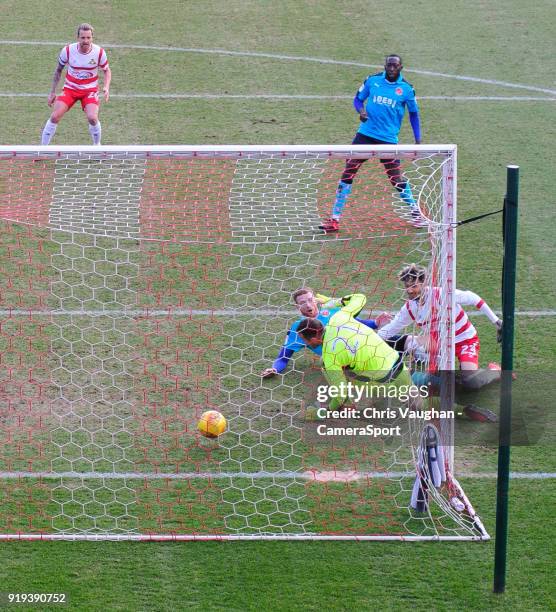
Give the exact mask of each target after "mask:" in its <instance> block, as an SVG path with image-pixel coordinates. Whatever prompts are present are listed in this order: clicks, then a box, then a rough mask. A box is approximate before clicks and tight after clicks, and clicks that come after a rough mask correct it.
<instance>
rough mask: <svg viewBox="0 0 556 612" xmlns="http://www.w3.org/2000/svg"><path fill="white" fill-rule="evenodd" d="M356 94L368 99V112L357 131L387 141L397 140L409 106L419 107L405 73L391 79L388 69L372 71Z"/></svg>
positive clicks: (360, 97)
mask: <svg viewBox="0 0 556 612" xmlns="http://www.w3.org/2000/svg"><path fill="white" fill-rule="evenodd" d="M356 95H357V97H358V98H359V100H361V102H365V100H366V101H367V102H366V105H365V110H366V111H367V115H368V116H369V118H368V119H367V121H364V122H362V123H361V125H360V126H359V129H358V130H357V131H358V132H359V133H361V134H364V135H365V136H369V137H371V138H375V139H376V140H383V141H384V142H387V143H391V144H397V142H398V134H399V132H400V129H401V127H402V121H403V118H404V115H405V109H406V107H407V109H408V111H409V112H410V113H415V112H418V111H419V107H418V106H417V100H416V99H415V91H414V89H413V86H412V85H411V84H410V83H408V82H407V81H406V80H405V79H404V78H403V76H402V73H400V76H399V77H398V79H397V80H396V81H394V82H393V83H391V82H390V81H388V79H387V78H386V73H385V72H379V73H377V74H371V75H370V76H368V77H367V78H366V79H365V81H364V82H363V84H362V85H361V87H360V88H359V90H358V92H357V94H356Z"/></svg>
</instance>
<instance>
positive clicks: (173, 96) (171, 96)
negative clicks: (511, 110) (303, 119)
mask: <svg viewBox="0 0 556 612" xmlns="http://www.w3.org/2000/svg"><path fill="white" fill-rule="evenodd" d="M110 97H111V98H120V99H122V100H132V99H141V98H144V99H156V100H191V99H193V100H194V99H199V100H221V99H227V100H351V99H352V98H353V96H335V95H317V94H314V95H313V94H275V93H269V94H218V93H216V94H213V93H201V94H188V93H183V94H182V93H167V94H163V93H160V94H148V93H122V94H110ZM0 98H46V96H45V94H44V93H24V92H17V93H16V92H0ZM419 100H443V101H448V102H556V98H546V97H538V96H419Z"/></svg>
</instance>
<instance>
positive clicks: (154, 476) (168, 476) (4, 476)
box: [0, 470, 556, 482]
mask: <svg viewBox="0 0 556 612" xmlns="http://www.w3.org/2000/svg"><path fill="white" fill-rule="evenodd" d="M457 476H458V478H481V479H495V478H496V477H497V475H496V473H495V472H469V473H468V472H462V473H459V474H457ZM414 477H415V472H411V471H409V472H408V471H406V472H356V471H351V470H333V471H327V472H319V471H317V470H314V471H313V470H306V471H304V472H292V471H289V472H265V471H260V472H182V473H172V472H24V471H16V472H0V480H18V479H26V478H41V479H46V480H58V479H61V478H62V479H63V478H70V479H80V480H81V479H82V480H99V479H100V480H209V479H210V480H222V479H224V478H225V479H229V478H247V479H253V480H263V479H272V480H305V481H315V482H330V481H336V482H348V481H354V480H368V479H391V480H400V479H402V478H414ZM510 478H511V479H513V480H552V479H556V472H510Z"/></svg>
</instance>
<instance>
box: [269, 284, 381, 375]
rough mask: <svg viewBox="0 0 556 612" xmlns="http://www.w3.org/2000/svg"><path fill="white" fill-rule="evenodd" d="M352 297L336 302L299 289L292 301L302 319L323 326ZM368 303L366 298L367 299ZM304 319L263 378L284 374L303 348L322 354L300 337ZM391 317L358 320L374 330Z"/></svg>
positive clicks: (293, 329) (356, 314)
mask: <svg viewBox="0 0 556 612" xmlns="http://www.w3.org/2000/svg"><path fill="white" fill-rule="evenodd" d="M351 298H352V296H350V295H347V296H345V297H343V298H341V299H338V300H335V299H332V298H329V297H327V296H324V295H321V294H318V293H317V294H315V292H314V291H313V290H312V289H310V288H309V287H304V288H303V289H298V290H297V291H294V292H293V294H292V300H293V302H294V304H295V305H296V306H297V308H298V310H299V312H300V314H301V315H302V318H304V317H309V318H315V319H318V320H319V321H320V322H321V323H322V324H323V325H326V324H327V323H328V321H329V320H330V317H332V316H333V315H334V314H336V313H337V312H338V311H339V310H340V307H341V306H342V305H345V304H348V303H350V302H351ZM365 302H366V298H365ZM365 302H364V303H363V304H362V305H361V307H360V308H359V310H358V311H357V312H356V313H355V316H356V317H357V316H358V315H359V313H360V311H361V309H362V308H363V306H364V304H365ZM302 318H300V319H298V320H297V321H295V322H294V323H293V324H292V326H291V327H290V329H289V331H288V334H287V336H286V340H285V341H284V344H283V345H282V348H281V349H280V352H279V353H278V357H277V358H276V359H275V360H274V363H273V364H272V366H271V367H270V368H266V369H264V370H263V371H262V372H261V376H262V377H263V378H269V377H271V376H274V375H275V374H280V373H282V372H283V371H284V370H285V369H286V367H287V365H288V362H289V360H290V359H291V358H292V356H293V354H294V353H296V352H297V351H299V350H301V349H303V348H310V349H311V350H312V351H313V352H314V353H316V354H317V355H319V356H320V355H321V354H322V349H321V347H320V346H316V347H312V346H308V345H307V344H306V343H305V342H304V341H303V340H302V339H301V338H300V337H299V335H298V327H299V324H300V323H301V320H302ZM391 318H392V317H391V315H389V314H387V313H382V314H380V315H379V316H378V317H377V318H376V319H357V320H358V321H359V322H360V323H362V324H363V325H366V326H368V327H370V328H372V329H377V328H378V327H380V326H381V325H385V324H386V323H387V322H388V321H390V319H391Z"/></svg>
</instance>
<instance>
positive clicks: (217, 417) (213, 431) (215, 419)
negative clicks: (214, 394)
mask: <svg viewBox="0 0 556 612" xmlns="http://www.w3.org/2000/svg"><path fill="white" fill-rule="evenodd" d="M197 429H198V430H199V431H200V432H201V434H202V435H203V436H205V438H218V436H219V435H221V434H223V433H224V432H225V431H226V418H225V417H224V415H223V414H221V413H220V412H218V411H217V410H207V411H206V412H203V414H202V415H201V418H200V419H199V422H198V423H197Z"/></svg>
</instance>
